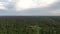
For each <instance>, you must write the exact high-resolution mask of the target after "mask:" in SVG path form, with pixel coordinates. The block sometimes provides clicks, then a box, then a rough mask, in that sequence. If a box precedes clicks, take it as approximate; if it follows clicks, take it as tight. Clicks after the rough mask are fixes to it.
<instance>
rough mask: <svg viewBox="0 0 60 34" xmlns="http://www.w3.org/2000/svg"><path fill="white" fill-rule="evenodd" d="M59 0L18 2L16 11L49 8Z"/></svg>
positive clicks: (20, 0) (23, 0)
mask: <svg viewBox="0 0 60 34" xmlns="http://www.w3.org/2000/svg"><path fill="white" fill-rule="evenodd" d="M56 1H57V0H18V2H16V5H15V8H16V10H24V9H29V8H38V7H48V6H49V5H50V4H53V3H54V2H56Z"/></svg>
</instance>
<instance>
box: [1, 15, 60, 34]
mask: <svg viewBox="0 0 60 34" xmlns="http://www.w3.org/2000/svg"><path fill="white" fill-rule="evenodd" d="M0 34H60V16H0Z"/></svg>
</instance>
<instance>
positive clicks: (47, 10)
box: [0, 0, 60, 16]
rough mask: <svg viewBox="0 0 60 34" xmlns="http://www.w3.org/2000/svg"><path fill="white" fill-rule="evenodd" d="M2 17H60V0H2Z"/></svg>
mask: <svg viewBox="0 0 60 34" xmlns="http://www.w3.org/2000/svg"><path fill="white" fill-rule="evenodd" d="M0 16H60V0H0Z"/></svg>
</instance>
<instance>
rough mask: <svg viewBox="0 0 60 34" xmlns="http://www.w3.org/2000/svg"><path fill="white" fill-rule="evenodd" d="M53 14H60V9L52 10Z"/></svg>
mask: <svg viewBox="0 0 60 34" xmlns="http://www.w3.org/2000/svg"><path fill="white" fill-rule="evenodd" d="M51 14H52V15H60V9H59V10H55V11H52V12H51Z"/></svg>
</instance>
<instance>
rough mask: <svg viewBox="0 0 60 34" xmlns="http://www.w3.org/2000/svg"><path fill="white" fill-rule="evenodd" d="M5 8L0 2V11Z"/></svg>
mask: <svg viewBox="0 0 60 34" xmlns="http://www.w3.org/2000/svg"><path fill="white" fill-rule="evenodd" d="M5 9H6V7H5V6H4V2H0V10H5Z"/></svg>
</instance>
